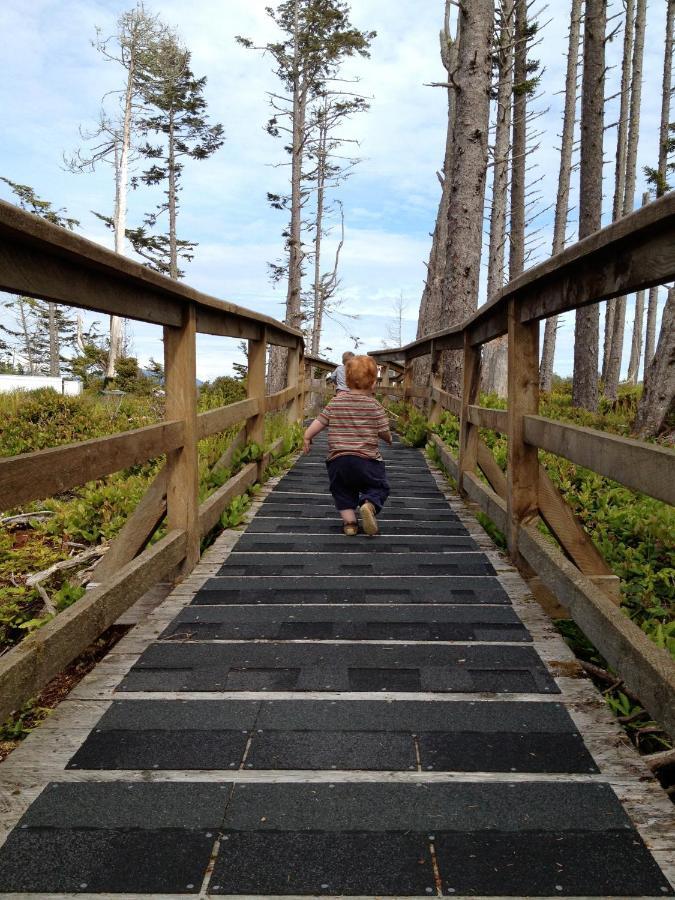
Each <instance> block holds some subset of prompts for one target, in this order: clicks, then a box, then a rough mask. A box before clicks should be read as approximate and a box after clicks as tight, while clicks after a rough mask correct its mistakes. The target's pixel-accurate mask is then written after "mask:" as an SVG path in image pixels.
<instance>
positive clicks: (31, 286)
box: [0, 201, 334, 721]
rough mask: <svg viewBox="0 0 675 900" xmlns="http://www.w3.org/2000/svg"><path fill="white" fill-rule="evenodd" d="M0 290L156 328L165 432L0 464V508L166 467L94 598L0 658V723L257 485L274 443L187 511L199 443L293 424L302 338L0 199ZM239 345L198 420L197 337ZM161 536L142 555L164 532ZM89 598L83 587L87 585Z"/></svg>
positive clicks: (184, 568) (186, 566)
mask: <svg viewBox="0 0 675 900" xmlns="http://www.w3.org/2000/svg"><path fill="white" fill-rule="evenodd" d="M0 290H2V291H9V292H12V293H15V294H21V295H24V296H31V297H39V298H42V299H45V300H51V301H54V302H56V303H62V304H66V305H69V306H75V307H80V308H83V309H89V310H93V311H96V312H99V313H104V314H109V315H117V316H123V317H125V318H129V319H136V320H139V321H143V322H149V323H152V324H156V325H160V326H162V327H163V338H164V365H165V393H166V413H165V416H166V421H164V422H162V423H160V424H157V425H151V426H149V427H147V428H140V429H135V430H133V431H127V432H124V433H122V434H115V435H112V436H110V437H104V438H97V439H95V440H90V441H83V442H81V443H77V444H70V445H67V446H61V447H56V448H54V449H50V450H43V451H39V452H36V453H26V454H22V455H20V456H15V457H9V458H0V509H9V508H13V507H16V506H19V505H22V504H25V503H29V502H30V501H33V500H38V499H41V498H44V497H47V496H50V495H53V494H58V493H61V492H63V491H66V490H69V489H71V488H73V487H76V486H78V485H82V484H84V483H86V482H87V481H90V480H92V479H96V478H102V477H104V476H106V475H110V474H112V473H113V472H117V471H119V470H121V469H125V468H127V467H129V466H132V465H136V464H138V463H143V462H146V461H147V460H151V459H155V458H157V457H159V456H166V462H165V464H164V465H163V466H162V468H161V469H160V471H159V473H158V474H157V475H156V477H155V479H154V480H153V481H152V483H151V485H150V487H149V488H148V490H147V492H146V493H145V495H144V496H143V498H142V500H141V501H140V503H139V504H138V506H137V507H136V509H135V510H134V512H133V513H132V515H131V516H130V517H129V518H128V520H127V522H126V523H125V525H124V527H123V528H122V530H121V532H120V534H119V535H118V537H117V538H116V540H115V541H114V543H113V544H112V545H111V547H110V548H109V549H108V551H107V553H106V554H105V555H104V556H103V558H102V560H101V561H100V563H99V564H98V566H97V567H96V569H95V572H94V582H93V589H91V590H89V591H88V592H87V594H86V595H85V596H84V597H83V598H82V599H81V600H79V601H77V602H76V603H75V604H74V605H73V606H71V607H70V608H69V609H67V610H66V611H64V612H62V613H61V614H59V615H58V616H57V617H56V618H54V619H53V620H52V621H50V622H49V623H47V624H46V625H45V626H44V627H43V628H41V629H40V630H39V631H37V632H34V633H33V634H31V635H30V636H28V637H27V638H25V639H24V640H23V641H22V642H21V643H20V644H19V645H18V646H16V647H14V648H13V649H11V650H10V651H8V652H7V653H5V654H4V655H3V656H2V657H1V658H0V721H2V720H3V719H4V718H5V717H6V716H7V715H8V714H9V713H10V712H11V711H12V710H14V709H17V708H18V707H19V706H20V705H21V704H22V703H23V702H24V701H25V700H27V699H28V698H30V697H33V696H35V695H36V694H37V693H38V692H39V690H40V689H41V688H42V687H43V686H44V685H45V684H46V683H47V681H49V680H50V679H51V678H53V677H54V676H55V675H57V674H58V673H59V672H60V671H62V669H63V668H64V667H65V666H66V665H67V664H68V663H69V662H71V661H72V660H73V659H74V658H76V657H77V656H78V655H79V654H80V653H81V652H82V651H83V650H84V649H85V648H86V647H87V646H88V645H89V644H90V643H91V642H92V641H93V640H94V639H96V638H97V637H98V636H99V635H100V634H101V633H102V632H103V631H105V629H106V628H108V627H109V626H110V625H112V624H113V623H114V622H115V621H116V620H117V619H118V618H119V616H120V615H121V614H122V613H123V612H124V611H125V610H126V609H128V608H129V607H130V606H131V605H132V604H133V603H134V602H135V601H136V600H137V599H138V598H139V597H140V596H141V595H142V594H144V593H145V592H146V591H147V590H148V589H149V588H150V587H152V586H153V585H154V584H156V583H157V582H158V581H161V580H162V579H165V578H167V577H171V576H173V575H175V574H176V573H178V574H179V575H180V576H184V575H186V574H187V573H189V572H190V571H191V569H192V568H193V567H194V565H195V563H196V562H197V560H198V558H199V552H200V541H201V538H202V537H204V535H206V534H208V532H210V531H211V530H212V529H213V528H214V527H215V526H216V525H217V523H218V521H219V519H220V516H221V514H222V512H223V511H224V509H225V508H226V506H227V505H228V504H229V503H230V502H231V500H232V499H233V498H234V497H235V496H237V495H238V494H241V493H242V492H243V491H245V490H246V488H247V487H249V486H250V485H251V484H253V483H254V482H255V481H256V480H258V479H259V478H260V476H261V474H262V472H263V470H264V469H265V467H266V466H267V464H268V462H269V460H270V457H271V455H272V454H273V453H274V452H275V450H276V448H277V446H278V444H279V443H280V441H278V442H276V445H273V446H272V447H271V448H269V449H268V451H267V452H266V453H264V454H263V455H262V457H261V458H260V459H258V460H257V461H255V462H251V463H249V464H248V465H246V466H244V467H243V468H242V469H241V471H239V472H238V473H237V474H236V475H235V476H234V477H232V478H230V479H229V480H228V481H227V482H226V483H225V484H223V485H222V486H221V487H220V488H218V489H217V490H216V491H215V492H214V493H213V494H211V496H209V497H208V498H207V499H206V500H205V501H204V502H203V503H201V504H200V503H199V476H198V442H199V441H200V440H202V439H204V438H206V437H208V436H210V435H213V434H217V433H219V432H222V431H223V430H224V429H226V428H231V427H232V426H234V425H236V424H238V423H242V426H243V427H242V429H241V431H240V432H239V434H238V435H237V437H236V438H235V440H234V442H233V444H232V446H231V447H230V449H229V450H228V452H227V453H226V454H225V455H224V456H223V457H221V459H220V460H219V461H218V463H216V466H223V467H226V466H227V464H228V462H229V460H230V459H231V455H232V451H233V450H234V449H235V448H236V447H241V446H244V445H245V444H248V443H250V442H255V443H257V444H258V445H259V446H260V447H262V446H263V444H264V435H265V415H266V414H267V413H270V412H277V413H280V412H282V411H284V410H285V411H286V416H287V418H288V420H289V421H290V422H295V421H297V420H298V419H300V418H301V417H302V415H303V411H304V406H305V399H306V397H305V395H306V389H305V364H309V363H310V362H311V364H312V365H320V366H322V367H323V368H328V369H330V368H334V365H333V364H332V363H329V362H327V361H325V360H309V359H308V358H305V357H304V345H303V340H302V335H301V333H300V332H299V331H297V330H296V329H294V328H290V327H288V326H287V325H284V324H283V323H281V322H277V321H276V320H275V319H272V318H269V317H268V316H264V315H261V314H259V313H255V312H252V311H250V310H247V309H242V308H241V307H238V306H235V305H234V304H231V303H224V302H222V301H219V300H216V299H214V298H213V297H209V296H207V295H205V294H202V293H200V292H199V291H196V290H194V289H192V288H190V287H188V286H187V285H185V284H181V283H179V282H175V281H172V280H170V279H168V278H165V277H163V276H161V275H158V274H156V273H155V272H152V271H150V270H149V269H147V268H145V267H144V266H142V265H139V264H138V263H135V262H133V261H131V260H128V259H125V258H124V257H121V256H119V255H117V254H115V253H112V252H110V251H108V250H105V249H104V248H102V247H100V246H99V245H97V244H94V243H92V242H91V241H87V240H85V239H83V238H81V237H79V236H77V235H74V234H72V233H71V232H68V231H66V230H65V229H62V228H59V227H57V226H55V225H51V224H49V223H48V222H46V221H45V220H44V219H40V218H37V217H35V216H32V215H30V214H28V213H25V212H23V211H22V210H20V209H17V208H16V207H14V206H11V205H9V204H7V203H3V202H1V201H0ZM198 334H212V335H219V336H222V337H233V338H238V339H241V338H243V339H245V340H247V341H248V377H247V393H248V398H247V399H246V400H242V401H240V402H238V403H233V404H230V405H229V406H223V407H220V408H219V409H214V410H209V411H208V412H202V413H198V411H197V371H196V338H197V335H198ZM268 344H274V345H278V346H282V347H286V348H288V354H289V357H288V385H287V387H286V388H284V389H283V390H281V391H279V392H277V393H275V394H271V395H268V396H266V394H265V368H266V349H267V345H268ZM164 521H166V534H165V535H164V536H163V537H162V538H161V539H160V540H158V541H157V542H156V543H154V544H153V545H152V546H148V545H149V542H150V540H151V538H152V537H153V535H154V534H155V532H156V531H157V529H158V528H159V526H160V524H162V522H164ZM90 587H92V585H90Z"/></svg>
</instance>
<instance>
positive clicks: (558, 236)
mask: <svg viewBox="0 0 675 900" xmlns="http://www.w3.org/2000/svg"><path fill="white" fill-rule="evenodd" d="M581 3H582V0H572V8H571V11H570V31H569V41H568V45H567V73H566V76H565V110H564V113H563V128H562V135H561V137H560V171H559V174H558V191H557V195H556V202H555V221H554V225H553V246H552V252H553V254H554V255H555V254H556V253H560V251H561V250H563V248H564V247H565V234H566V230H567V216H568V214H569V205H570V179H571V175H572V152H573V150H574V122H575V118H576V105H577V71H578V69H579V34H580V31H581ZM557 328H558V317H557V316H551V318H550V319H547V320H546V326H545V328H544V344H543V349H542V353H541V364H540V368H539V387H540V389H541V390H542V391H550V390H551V379H552V378H553V361H554V359H555V342H556V332H557Z"/></svg>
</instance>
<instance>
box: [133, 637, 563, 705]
mask: <svg viewBox="0 0 675 900" xmlns="http://www.w3.org/2000/svg"><path fill="white" fill-rule="evenodd" d="M118 690H119V691H265V690H269V691H359V692H360V691H404V692H419V691H429V692H438V691H440V692H448V691H450V692H475V691H479V692H483V691H487V692H494V693H513V692H518V693H524V692H527V693H542V692H543V693H557V692H558V688H557V686H556V684H555V682H554V680H553V679H552V678H551V676H550V675H549V673H548V672H547V670H546V668H545V667H544V665H543V663H542V662H541V660H540V659H539V657H538V656H537V654H536V653H535V652H534V650H533V649H532V648H531V647H528V646H513V645H494V646H493V645H489V644H483V645H478V646H475V645H473V646H472V645H471V644H466V645H462V646H454V645H439V644H415V645H407V644H402V645H391V646H386V645H382V644H365V645H364V644H347V643H345V644H322V643H280V642H276V643H266V644H257V643H254V642H245V643H229V644H177V643H158V644H152V645H151V646H150V647H148V649H147V650H146V651H145V652H144V653H143V654H142V655H141V657H140V659H139V661H138V662H137V663H136V664H135V665H134V666H133V668H132V669H131V671H130V672H129V674H128V675H127V676H126V677H125V678H124V680H123V681H122V683H121V685H120V686H119V688H118Z"/></svg>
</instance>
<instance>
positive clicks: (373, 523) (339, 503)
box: [304, 356, 391, 537]
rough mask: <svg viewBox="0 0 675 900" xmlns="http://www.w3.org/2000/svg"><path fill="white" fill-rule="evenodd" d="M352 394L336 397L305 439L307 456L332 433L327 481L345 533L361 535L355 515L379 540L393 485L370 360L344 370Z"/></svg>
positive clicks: (384, 423)
mask: <svg viewBox="0 0 675 900" xmlns="http://www.w3.org/2000/svg"><path fill="white" fill-rule="evenodd" d="M345 377H346V381H347V388H348V390H346V391H344V392H340V393H337V394H336V395H335V397H333V399H332V400H331V401H330V403H329V404H328V406H326V408H325V409H324V410H323V412H322V413H320V414H319V415H318V416H317V418H316V419H315V420H314V421H313V422H312V424H311V425H310V426H309V428H308V429H307V430H306V431H305V435H304V450H305V453H309V451H310V449H311V446H312V438H313V437H315V436H316V435H317V434H318V433H319V432H320V431H323V429H324V428H326V427H327V428H328V458H327V459H326V466H327V468H328V478H329V481H330V491H331V494H332V495H333V498H334V500H335V506H336V508H337V509H338V510H339V512H340V516H341V517H342V523H343V524H342V530H343V531H344V533H345V534H346V535H348V536H350V537H352V536H353V535H355V534H358V531H359V526H358V518H357V509H358V510H360V512H361V524H362V526H363V530H364V531H365V533H366V534H378V533H379V528H378V525H377V519H376V516H377V514H378V513H379V511H380V510H381V509H382V507H383V506H384V502H385V500H386V499H387V497H388V496H389V483H388V482H387V475H386V472H385V469H384V460H383V459H382V456H381V454H380V451H379V449H378V440H379V439H381V440H383V441H386V442H387V443H388V444H391V432H390V430H389V420H388V419H387V414H386V413H385V411H384V409H383V408H382V407H381V406H380V404H379V403H378V402H377V400H376V399H375V398H374V397H373V396H372V392H373V388H374V386H375V381H376V379H377V365H376V363H375V360H374V359H373V358H372V357H370V356H353V357H352V358H351V359H349V360H347V362H346V364H345Z"/></svg>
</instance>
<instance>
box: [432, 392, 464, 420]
mask: <svg viewBox="0 0 675 900" xmlns="http://www.w3.org/2000/svg"><path fill="white" fill-rule="evenodd" d="M431 396H432V398H433V399H434V400H437V401H438V402H439V403H440V404H441V406H442V407H443V409H447V410H448V411H449V412H451V413H452V414H453V415H455V416H458V415H459V414H460V413H461V411H462V401H461V400H460V398H459V397H455V396H454V394H449V393H448V392H447V391H442V390H440V388H435V387H432V389H431Z"/></svg>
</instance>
